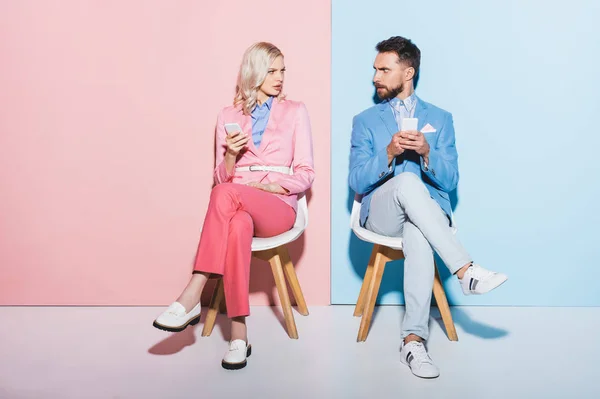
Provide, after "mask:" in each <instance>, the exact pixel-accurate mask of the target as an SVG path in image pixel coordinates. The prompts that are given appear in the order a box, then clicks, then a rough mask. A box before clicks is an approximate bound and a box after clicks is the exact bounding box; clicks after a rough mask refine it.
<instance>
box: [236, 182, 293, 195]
mask: <svg viewBox="0 0 600 399" xmlns="http://www.w3.org/2000/svg"><path fill="white" fill-rule="evenodd" d="M246 185H248V186H250V187H254V188H257V189H259V190H262V191H266V192H268V193H273V194H287V193H288V191H287V190H286V189H285V188H283V187H281V186H280V185H279V184H277V183H268V184H263V183H259V182H256V181H251V182H250V183H247V184H246Z"/></svg>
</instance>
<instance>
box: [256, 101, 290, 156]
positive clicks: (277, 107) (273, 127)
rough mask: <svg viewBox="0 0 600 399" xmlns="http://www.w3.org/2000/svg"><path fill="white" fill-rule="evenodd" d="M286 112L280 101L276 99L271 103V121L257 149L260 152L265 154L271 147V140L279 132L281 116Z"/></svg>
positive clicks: (268, 122)
mask: <svg viewBox="0 0 600 399" xmlns="http://www.w3.org/2000/svg"><path fill="white" fill-rule="evenodd" d="M284 111H285V105H284V104H280V103H279V100H278V99H276V98H274V99H273V102H272V103H271V111H270V112H269V120H268V121H267V126H266V127H265V131H264V133H263V136H262V140H261V141H260V145H259V146H258V148H257V149H256V150H257V151H258V152H261V153H262V152H263V151H265V150H266V149H267V147H268V146H269V143H270V141H271V139H272V138H273V137H272V136H273V134H274V132H276V131H277V121H278V120H279V117H280V114H281V113H282V112H284ZM252 145H254V144H252Z"/></svg>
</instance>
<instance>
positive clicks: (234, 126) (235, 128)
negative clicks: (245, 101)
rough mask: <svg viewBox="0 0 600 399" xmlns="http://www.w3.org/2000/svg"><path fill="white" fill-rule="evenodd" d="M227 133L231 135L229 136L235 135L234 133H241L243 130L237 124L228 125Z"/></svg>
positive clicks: (226, 125) (226, 126) (226, 127)
mask: <svg viewBox="0 0 600 399" xmlns="http://www.w3.org/2000/svg"><path fill="white" fill-rule="evenodd" d="M225 131H226V132H227V134H228V135H229V134H231V133H234V132H241V131H242V128H241V127H240V125H239V124H237V123H226V124H225Z"/></svg>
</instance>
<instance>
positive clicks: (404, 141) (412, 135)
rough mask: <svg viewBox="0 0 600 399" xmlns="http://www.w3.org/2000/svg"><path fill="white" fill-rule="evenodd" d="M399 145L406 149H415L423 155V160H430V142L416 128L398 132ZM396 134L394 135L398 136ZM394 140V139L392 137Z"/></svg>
mask: <svg viewBox="0 0 600 399" xmlns="http://www.w3.org/2000/svg"><path fill="white" fill-rule="evenodd" d="M396 135H399V136H400V138H399V140H398V143H399V146H400V147H401V148H402V149H404V150H413V151H415V152H416V153H417V154H419V155H420V156H422V157H423V160H424V161H425V162H426V163H428V162H429V150H430V148H429V143H428V142H427V140H425V135H424V134H423V133H421V132H418V131H416V130H411V131H403V132H398V133H396ZM396 135H394V137H395V136H396ZM392 140H393V139H392Z"/></svg>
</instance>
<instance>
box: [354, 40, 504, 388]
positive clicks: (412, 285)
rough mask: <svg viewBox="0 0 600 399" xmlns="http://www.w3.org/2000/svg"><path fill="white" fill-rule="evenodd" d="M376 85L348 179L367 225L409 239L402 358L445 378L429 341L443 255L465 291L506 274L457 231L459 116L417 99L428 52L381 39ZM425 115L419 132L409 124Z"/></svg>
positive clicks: (358, 125)
mask: <svg viewBox="0 0 600 399" xmlns="http://www.w3.org/2000/svg"><path fill="white" fill-rule="evenodd" d="M376 49H377V51H378V54H377V57H376V58H375V63H374V69H375V76H374V78H373V83H374V84H375V88H376V89H377V96H378V97H379V98H380V99H381V100H382V102H381V103H380V104H378V105H375V106H373V107H371V108H369V109H367V110H365V111H363V112H362V113H360V114H359V115H357V116H355V117H354V120H353V125H352V149H351V153H350V176H349V183H350V186H351V187H352V189H353V190H354V191H355V192H356V193H358V194H362V195H363V199H362V208H361V215H360V221H361V225H363V226H364V227H366V228H367V229H369V230H371V231H373V232H375V233H378V234H382V235H385V236H391V237H402V238H403V251H404V255H405V258H406V260H405V263H404V297H405V302H406V314H405V317H404V321H403V325H402V338H403V342H402V346H401V350H400V353H401V361H402V362H403V363H405V364H407V365H408V366H409V367H410V369H411V371H412V372H413V374H415V375H416V376H419V377H423V378H435V377H437V376H439V370H438V368H437V367H436V366H435V364H434V363H433V361H432V360H431V358H430V357H429V355H428V354H427V350H426V349H425V346H424V344H423V342H424V341H425V340H427V338H428V336H429V328H428V321H429V310H430V306H431V293H432V286H433V278H434V273H435V269H434V268H435V266H434V260H433V251H435V252H437V253H438V255H439V256H440V257H441V258H442V260H443V261H444V263H445V264H446V266H447V267H448V268H449V269H450V271H451V272H452V274H454V275H456V276H457V277H458V279H459V282H460V285H461V287H462V290H463V292H464V293H465V295H471V294H484V293H486V292H489V291H491V290H493V289H494V288H496V287H498V286H499V285H500V284H502V283H504V282H505V281H506V279H507V277H506V275H504V274H501V273H494V272H491V271H488V270H486V269H484V268H483V267H481V266H479V265H477V264H474V263H473V262H472V259H471V257H470V256H469V254H468V253H467V251H466V250H465V249H464V247H463V246H462V245H461V244H460V242H459V241H458V239H457V238H456V236H455V235H454V234H453V231H452V226H451V223H452V222H451V220H452V218H451V212H452V209H451V206H450V199H449V195H448V194H449V193H450V192H451V191H452V190H454V189H456V186H457V184H458V154H457V152H456V146H455V138H454V126H453V122H452V115H451V114H450V113H449V112H446V111H444V110H442V109H440V108H438V107H435V106H434V105H431V104H428V103H426V102H424V101H423V100H421V99H420V98H418V97H417V96H416V95H415V93H414V81H415V79H416V78H417V76H418V74H419V65H420V62H421V52H420V50H419V49H418V48H417V46H416V45H415V44H413V43H412V42H411V41H410V40H408V39H405V38H403V37H398V36H395V37H391V38H389V39H388V40H384V41H382V42H380V43H378V44H377V47H376ZM405 118H418V129H417V130H407V129H403V126H402V125H403V123H404V124H406V125H408V124H409V123H410V122H411V121H410V120H406V119H405Z"/></svg>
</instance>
